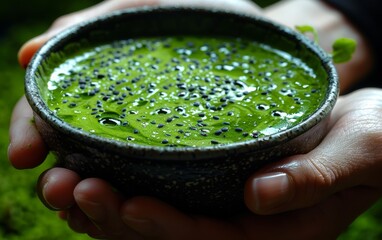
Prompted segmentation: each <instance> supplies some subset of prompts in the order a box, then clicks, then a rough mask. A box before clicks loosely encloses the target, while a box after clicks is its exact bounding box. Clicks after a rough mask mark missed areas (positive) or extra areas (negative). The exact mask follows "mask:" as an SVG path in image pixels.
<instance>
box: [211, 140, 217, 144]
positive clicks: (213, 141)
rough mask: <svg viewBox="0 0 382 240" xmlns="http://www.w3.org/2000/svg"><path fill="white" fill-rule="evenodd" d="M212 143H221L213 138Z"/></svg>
mask: <svg viewBox="0 0 382 240" xmlns="http://www.w3.org/2000/svg"><path fill="white" fill-rule="evenodd" d="M211 144H219V142H218V141H216V140H211Z"/></svg>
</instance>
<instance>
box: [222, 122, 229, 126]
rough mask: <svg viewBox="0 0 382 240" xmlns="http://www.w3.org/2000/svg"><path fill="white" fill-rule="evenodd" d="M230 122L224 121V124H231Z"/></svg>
mask: <svg viewBox="0 0 382 240" xmlns="http://www.w3.org/2000/svg"><path fill="white" fill-rule="evenodd" d="M230 124H231V123H230V122H223V125H230Z"/></svg>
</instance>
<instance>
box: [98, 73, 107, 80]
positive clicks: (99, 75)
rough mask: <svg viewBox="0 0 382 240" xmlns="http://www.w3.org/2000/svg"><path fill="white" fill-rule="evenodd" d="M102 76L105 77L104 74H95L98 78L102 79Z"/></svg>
mask: <svg viewBox="0 0 382 240" xmlns="http://www.w3.org/2000/svg"><path fill="white" fill-rule="evenodd" d="M104 77H105V75H104V74H98V75H97V78H98V79H102V78H104Z"/></svg>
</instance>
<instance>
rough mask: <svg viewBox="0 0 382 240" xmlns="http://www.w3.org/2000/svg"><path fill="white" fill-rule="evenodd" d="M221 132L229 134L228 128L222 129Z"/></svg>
mask: <svg viewBox="0 0 382 240" xmlns="http://www.w3.org/2000/svg"><path fill="white" fill-rule="evenodd" d="M220 131H222V132H227V131H228V128H227V127H224V128H222V129H220Z"/></svg>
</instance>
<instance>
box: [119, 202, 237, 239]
mask: <svg viewBox="0 0 382 240" xmlns="http://www.w3.org/2000/svg"><path fill="white" fill-rule="evenodd" d="M121 216H122V219H123V221H124V223H125V224H126V225H127V226H129V227H130V228H131V229H134V230H135V231H136V232H138V233H139V234H141V235H142V236H143V237H144V238H145V239H166V240H177V239H184V240H194V239H220V240H231V239H238V240H239V239H244V234H243V232H242V231H241V229H240V228H238V227H237V226H236V225H235V224H232V223H231V222H229V221H225V220H223V219H214V218H208V217H203V216H190V215H187V214H185V213H182V212H180V211H179V210H177V209H175V208H173V207H172V206H169V205H167V204H165V203H163V202H161V201H158V200H156V199H153V198H149V197H135V198H133V199H130V200H128V201H126V202H125V203H124V204H123V206H122V208H121Z"/></svg>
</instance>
